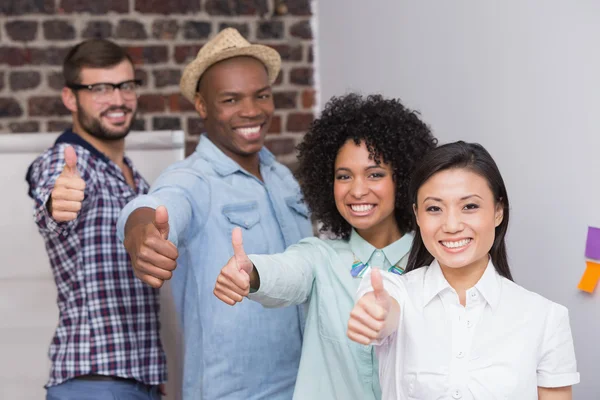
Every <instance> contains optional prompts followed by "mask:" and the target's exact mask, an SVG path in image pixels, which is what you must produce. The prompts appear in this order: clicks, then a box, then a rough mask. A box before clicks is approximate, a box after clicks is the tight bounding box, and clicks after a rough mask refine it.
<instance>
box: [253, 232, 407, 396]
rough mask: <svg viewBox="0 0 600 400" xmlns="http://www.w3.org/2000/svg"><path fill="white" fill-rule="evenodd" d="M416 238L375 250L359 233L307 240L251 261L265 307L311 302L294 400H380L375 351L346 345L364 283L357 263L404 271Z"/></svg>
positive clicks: (257, 295)
mask: <svg viewBox="0 0 600 400" xmlns="http://www.w3.org/2000/svg"><path fill="white" fill-rule="evenodd" d="M412 241H413V234H412V233H407V234H405V235H404V236H403V237H402V238H400V239H398V240H397V241H395V242H394V243H392V244H390V245H388V246H387V247H385V248H383V249H376V248H375V247H373V245H371V244H370V243H369V242H367V241H366V240H364V239H363V238H362V237H361V236H360V235H359V234H358V233H356V231H354V230H353V231H352V233H351V235H350V238H349V240H321V239H317V238H307V239H304V240H302V241H301V242H300V243H298V244H296V245H294V246H291V247H290V248H288V249H287V250H286V251H285V252H284V253H282V254H274V255H250V256H249V257H250V259H251V260H252V263H253V264H254V266H255V268H256V269H257V270H258V274H259V276H260V287H259V289H258V291H256V292H254V293H251V294H250V295H249V296H248V297H249V298H250V299H251V300H254V301H257V302H259V303H261V304H263V305H264V306H265V307H282V306H287V305H290V304H301V303H303V302H305V301H307V300H308V315H307V319H306V331H305V334H304V346H303V348H302V359H301V361H300V370H299V372H298V381H297V384H296V391H295V392H294V400H313V399H340V400H341V399H343V400H379V399H381V389H380V386H379V378H378V368H377V365H378V362H377V358H376V357H375V352H374V351H373V346H370V345H369V346H363V345H360V344H358V343H355V342H353V341H351V340H350V339H348V337H347V336H346V331H347V328H348V320H349V319H350V312H351V311H352V308H353V307H354V296H355V295H356V291H357V289H358V287H359V284H360V282H361V278H359V277H356V278H354V277H352V274H351V269H352V265H353V264H354V263H355V262H356V261H357V260H358V261H360V262H363V263H366V264H367V265H369V267H372V268H381V269H384V270H389V269H390V267H392V265H397V266H398V267H400V268H402V269H404V267H405V266H406V263H407V261H408V253H409V251H410V246H411V244H412Z"/></svg>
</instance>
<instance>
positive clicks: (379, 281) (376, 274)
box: [371, 268, 387, 301]
mask: <svg viewBox="0 0 600 400" xmlns="http://www.w3.org/2000/svg"><path fill="white" fill-rule="evenodd" d="M371 286H372V287H373V293H374V294H375V298H376V299H377V301H385V298H386V295H387V292H386V291H385V289H384V288H383V278H382V277H381V271H379V268H372V270H371Z"/></svg>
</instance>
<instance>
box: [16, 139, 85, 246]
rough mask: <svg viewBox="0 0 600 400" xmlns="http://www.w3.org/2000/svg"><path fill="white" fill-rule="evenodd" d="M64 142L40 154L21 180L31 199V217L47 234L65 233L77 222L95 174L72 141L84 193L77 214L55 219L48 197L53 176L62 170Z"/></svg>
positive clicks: (54, 177) (78, 147) (83, 152)
mask: <svg viewBox="0 0 600 400" xmlns="http://www.w3.org/2000/svg"><path fill="white" fill-rule="evenodd" d="M66 146H67V144H59V145H56V146H54V147H53V148H51V149H50V150H48V151H47V152H46V153H44V154H42V155H41V156H40V157H38V158H37V159H35V161H34V162H33V163H32V164H31V165H30V166H29V169H28V170H27V175H26V178H25V180H26V181H27V184H28V185H29V190H28V194H29V197H31V198H32V199H33V200H34V202H35V203H34V206H33V218H34V221H35V223H36V224H37V226H38V228H39V230H40V232H42V233H43V234H48V235H56V236H59V235H66V234H69V233H70V232H71V231H72V230H73V228H74V227H75V226H76V225H77V223H78V221H79V220H80V218H81V215H83V214H84V213H85V212H86V210H87V209H88V207H89V204H90V203H91V198H92V195H93V193H94V186H95V175H94V174H93V173H92V172H91V171H90V168H89V167H88V163H87V159H88V156H87V153H86V151H85V150H84V149H83V148H82V147H80V146H76V145H72V146H73V148H74V149H75V152H76V154H77V170H78V171H79V173H80V175H81V177H82V178H83V180H84V181H85V184H86V188H85V192H84V193H85V195H84V199H83V202H82V205H81V210H80V211H79V213H77V218H75V219H74V220H73V221H68V222H56V221H55V220H54V218H52V215H51V214H50V212H49V211H48V200H49V199H50V195H51V193H52V190H54V184H55V183H56V179H57V178H58V176H59V175H60V174H61V173H62V171H63V168H64V166H65V159H64V148H65V147H66Z"/></svg>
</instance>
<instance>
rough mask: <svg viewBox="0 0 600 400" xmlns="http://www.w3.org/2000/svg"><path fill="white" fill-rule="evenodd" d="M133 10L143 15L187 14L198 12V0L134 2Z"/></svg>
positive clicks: (148, 0)
mask: <svg viewBox="0 0 600 400" xmlns="http://www.w3.org/2000/svg"><path fill="white" fill-rule="evenodd" d="M135 10H136V11H138V12H141V13H143V14H163V15H167V14H187V13H193V12H197V11H200V0H168V1H167V0H135Z"/></svg>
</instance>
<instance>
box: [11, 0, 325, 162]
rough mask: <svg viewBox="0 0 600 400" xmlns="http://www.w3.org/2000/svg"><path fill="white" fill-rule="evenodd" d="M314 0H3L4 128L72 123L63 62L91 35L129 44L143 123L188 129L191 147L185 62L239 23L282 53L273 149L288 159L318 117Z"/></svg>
mask: <svg viewBox="0 0 600 400" xmlns="http://www.w3.org/2000/svg"><path fill="white" fill-rule="evenodd" d="M310 20H311V10H310V0H2V1H0V133H14V132H19V133H22V132H44V131H45V132H54V131H60V130H62V129H64V128H65V126H68V125H69V124H70V114H69V113H68V111H67V110H66V108H65V107H64V106H63V104H62V102H61V100H60V96H59V94H60V90H61V88H62V85H63V80H62V75H61V64H62V60H63V58H64V56H65V54H66V52H67V51H68V49H69V47H70V46H72V45H74V44H75V43H77V42H78V41H80V40H82V39H86V38H98V37H102V38H109V39H112V40H114V41H115V42H117V43H119V44H121V45H123V46H125V47H127V48H128V50H129V52H130V54H131V55H132V57H133V59H134V61H135V63H136V68H137V70H138V74H139V77H140V78H142V79H143V81H144V85H143V88H142V90H141V95H140V99H139V112H138V119H137V121H136V122H135V125H134V127H135V129H138V130H157V129H183V130H184V131H185V132H186V134H187V139H188V151H189V150H190V149H193V147H194V146H195V142H196V141H197V138H198V135H199V134H200V133H201V132H202V122H201V121H200V119H199V118H198V115H197V114H196V112H195V111H194V109H193V106H192V104H191V103H190V102H188V101H187V100H186V99H185V98H184V97H183V96H181V95H180V93H179V87H178V84H179V79H180V77H181V72H182V70H183V67H184V66H185V65H186V64H187V63H188V62H189V61H190V60H192V59H193V58H194V57H195V55H196V54H197V52H198V50H199V49H200V47H201V46H202V44H203V43H205V42H206V40H207V39H208V38H209V37H211V36H212V35H214V34H215V33H216V32H218V31H220V30H221V29H223V28H225V27H228V26H233V27H235V28H237V29H238V30H239V31H240V32H241V33H242V34H243V35H244V36H245V37H246V38H247V39H248V40H250V41H251V42H258V43H262V44H267V45H270V46H272V47H274V48H276V49H277V50H278V51H279V52H280V54H281V56H282V59H283V66H282V73H281V74H280V76H279V77H278V79H277V82H276V85H275V88H274V89H275V93H274V99H275V105H276V108H277V111H276V116H275V117H274V119H273V123H272V125H271V130H270V134H269V137H268V140H267V146H268V147H269V148H270V149H271V150H272V151H273V152H274V153H275V154H277V156H278V158H279V159H280V160H282V161H283V162H286V163H288V164H289V163H292V162H293V161H294V160H295V155H294V146H295V145H296V144H297V142H298V141H299V140H300V139H301V138H302V135H303V133H304V132H305V130H306V128H307V126H308V124H310V122H311V121H312V118H313V105H314V102H315V90H314V87H313V46H312V42H313V37H312V31H311V21H310Z"/></svg>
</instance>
